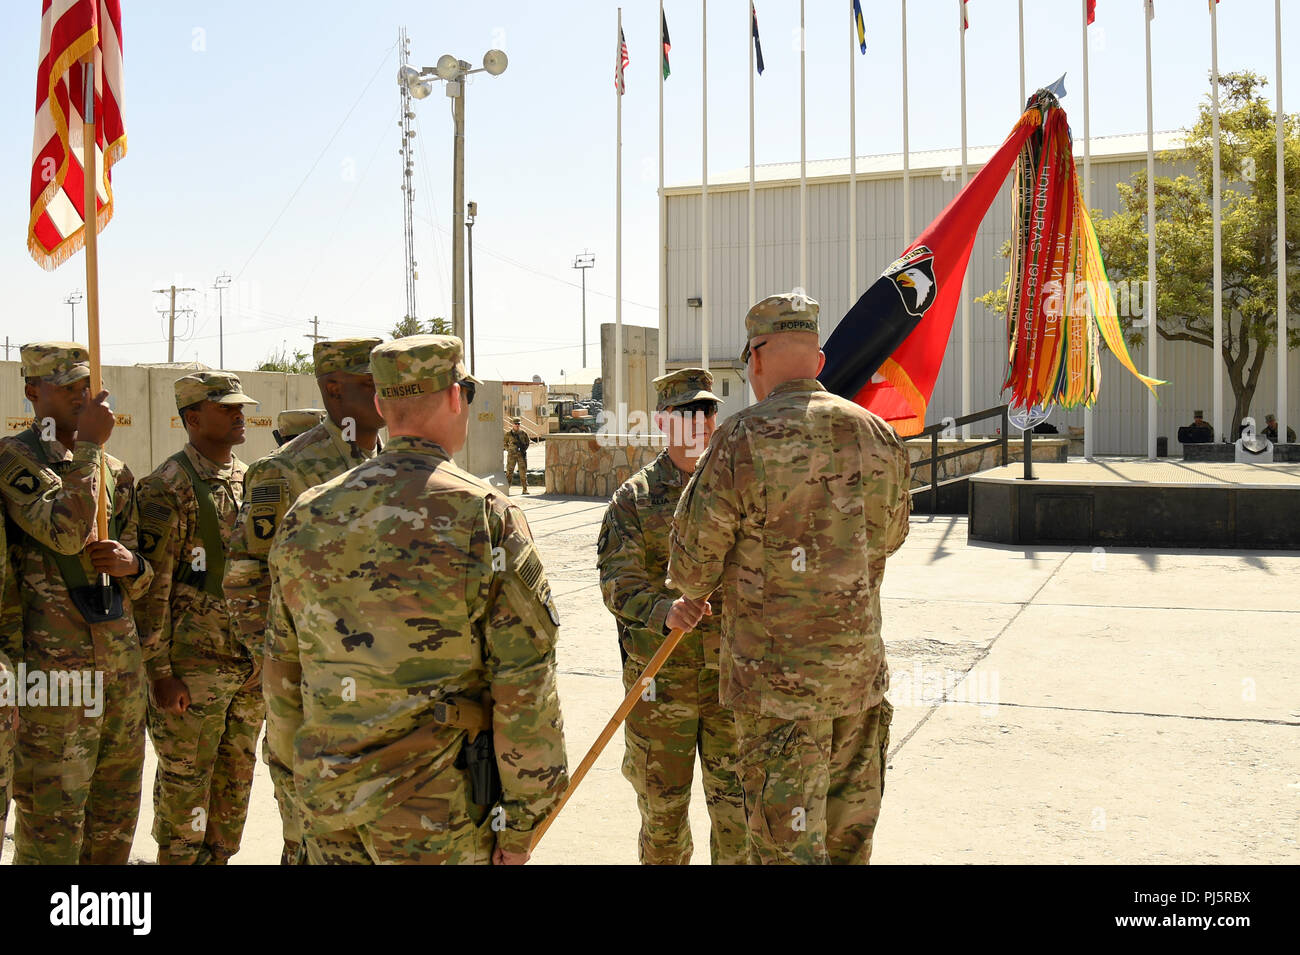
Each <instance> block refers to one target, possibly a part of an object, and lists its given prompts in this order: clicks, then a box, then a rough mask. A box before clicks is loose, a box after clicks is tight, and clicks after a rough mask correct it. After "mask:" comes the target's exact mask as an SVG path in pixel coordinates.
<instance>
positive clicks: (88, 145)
mask: <svg viewBox="0 0 1300 955" xmlns="http://www.w3.org/2000/svg"><path fill="white" fill-rule="evenodd" d="M81 65H82V74H83V78H84V79H85V84H84V86H83V87H82V111H81V115H82V119H83V124H82V127H81V136H82V153H81V156H82V159H81V168H82V171H83V173H84V176H83V178H84V180H85V192H84V193H83V204H82V205H83V208H82V216H81V218H82V221H83V229H84V230H85V236H86V243H85V244H86V328H87V332H86V337H87V342H86V347H87V348H88V350H89V351H90V396H89V400H94V398H95V396H96V395H98V394H99V393H100V392H101V391H103V390H104V382H103V375H102V373H101V370H100V363H99V241H98V240H99V197H98V191H97V187H98V184H99V180H98V171H97V167H96V163H95V54H94V51H92V52H91V53H89V54H87V56H86V58H85V59H84V60H82V61H81ZM107 454H108V452H107V451H106V450H102V451H101V453H100V456H99V492H98V497H97V499H96V502H95V530H96V534H95V539H96V540H101V541H104V540H108V490H107V489H108V474H107V472H108V458H107ZM99 585H100V588H101V589H102V591H103V592H102V597H103V600H104V610H105V612H107V611H108V610H109V609H110V608H111V607H112V605H113V587H112V584H111V583H110V581H109V578H108V574H100V575H99Z"/></svg>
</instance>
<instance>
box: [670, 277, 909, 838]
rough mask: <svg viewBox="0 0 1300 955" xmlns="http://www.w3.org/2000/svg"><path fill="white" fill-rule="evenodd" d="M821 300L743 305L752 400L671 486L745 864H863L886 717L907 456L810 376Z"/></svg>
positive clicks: (818, 361)
mask: <svg viewBox="0 0 1300 955" xmlns="http://www.w3.org/2000/svg"><path fill="white" fill-rule="evenodd" d="M817 311H818V306H817V303H816V302H814V301H812V300H811V299H809V298H808V297H807V296H805V295H804V294H803V292H802V290H798V289H797V290H795V292H792V293H789V294H786V295H774V296H770V297H769V298H766V299H764V300H763V301H761V302H759V303H758V304H757V305H755V306H754V307H753V308H751V309H750V310H749V314H747V315H746V316H745V330H746V332H747V337H748V341H747V343H746V345H745V348H744V351H743V352H742V354H741V360H742V361H745V362H746V363H747V365H748V367H749V381H750V383H751V384H752V385H753V388H754V394H755V396H756V397H757V398H758V402H757V403H756V404H754V405H751V406H750V407H748V408H746V409H744V410H743V411H740V412H738V413H737V414H735V415H733V416H732V417H731V418H729V419H728V420H727V421H726V422H724V423H723V424H722V426H721V427H719V428H718V430H717V431H716V432H715V433H714V435H713V440H712V442H711V443H710V445H709V450H708V451H707V452H706V453H705V455H704V457H703V458H702V459H701V461H700V463H699V466H698V467H697V468H696V470H695V475H694V476H693V478H692V479H691V483H690V484H689V485H688V486H687V488H686V491H685V492H684V493H683V494H682V498H681V501H680V502H679V503H678V505H677V513H676V516H675V518H674V525H673V538H672V551H671V556H670V557H669V561H668V578H669V585H670V586H672V587H677V588H679V589H680V590H681V592H682V593H683V594H685V595H686V596H688V597H695V598H702V597H707V596H708V595H709V594H710V593H712V592H713V590H714V589H715V588H717V587H721V588H722V591H723V621H722V702H723V703H725V704H727V705H729V706H731V707H732V708H733V709H734V710H735V713H736V730H737V736H738V756H739V771H740V777H741V783H742V785H743V787H744V792H745V811H746V813H747V815H748V823H749V834H750V840H751V842H750V845H751V851H752V861H757V862H762V863H801V864H817V863H822V864H825V863H836V864H855V863H856V864H865V863H866V862H868V861H869V860H870V858H871V846H872V837H873V834H874V832H875V826H876V820H877V818H878V817H879V815H880V797H881V795H882V794H883V792H884V783H885V757H886V754H887V752H888V748H889V724H890V720H891V719H892V715H893V707H891V706H890V705H889V702H888V701H887V700H886V699H885V690H886V689H888V686H889V668H888V666H887V665H886V662H885V647H884V643H883V641H882V640H881V636H880V584H881V580H882V578H883V576H884V571H885V558H886V556H887V555H889V554H892V553H893V552H894V551H896V550H897V549H898V548H899V547H900V546H902V543H903V541H904V539H905V538H906V537H907V531H908V515H909V512H910V497H909V494H908V485H909V483H910V475H909V472H910V468H909V464H908V458H907V452H906V450H905V449H904V447H903V445H902V442H901V441H900V440H899V438H898V435H897V434H896V433H895V432H894V430H893V429H892V428H891V427H890V426H889V425H888V424H886V423H885V422H884V421H883V420H881V419H880V418H878V417H877V416H876V415H874V414H872V413H871V412H869V411H867V410H866V409H865V408H861V407H859V406H858V405H855V404H853V403H852V402H850V401H847V400H845V399H843V398H839V397H837V396H835V395H832V394H830V393H829V392H827V391H826V389H825V388H823V387H822V385H821V383H820V382H819V381H817V379H816V376H817V374H818V373H819V372H820V371H821V368H822V365H823V364H824V362H825V360H826V359H825V356H824V355H823V354H822V353H821V351H820V350H819V348H818V336H817Z"/></svg>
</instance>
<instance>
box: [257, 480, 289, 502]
mask: <svg viewBox="0 0 1300 955" xmlns="http://www.w3.org/2000/svg"><path fill="white" fill-rule="evenodd" d="M286 490H287V488H286V487H285V486H284V484H282V483H281V482H279V481H273V482H271V483H269V484H259V485H258V486H257V487H255V488H253V491H252V493H251V494H249V495H248V503H249V504H279V503H280V502H281V501H283V500H284V495H285V491H286Z"/></svg>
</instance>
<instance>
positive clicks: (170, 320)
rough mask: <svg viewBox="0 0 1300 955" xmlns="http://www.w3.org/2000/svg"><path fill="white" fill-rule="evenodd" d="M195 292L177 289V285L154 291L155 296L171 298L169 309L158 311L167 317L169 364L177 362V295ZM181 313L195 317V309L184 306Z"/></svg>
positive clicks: (187, 289)
mask: <svg viewBox="0 0 1300 955" xmlns="http://www.w3.org/2000/svg"><path fill="white" fill-rule="evenodd" d="M193 291H195V289H192V288H177V287H176V286H175V285H172V286H170V287H168V288H156V289H154V294H155V295H169V296H170V297H171V303H170V305H169V306H168V307H167V308H160V309H158V314H159V315H166V316H167V361H168V363H171V362H174V361H175V360H176V311H177V309H176V293H177V292H193ZM180 312H181V314H182V315H193V314H194V309H192V308H190V307H189V306H182V308H181V309H180Z"/></svg>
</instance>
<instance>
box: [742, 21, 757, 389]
mask: <svg viewBox="0 0 1300 955" xmlns="http://www.w3.org/2000/svg"><path fill="white" fill-rule="evenodd" d="M757 18H758V14H757V13H756V12H755V10H754V4H753V2H752V0H751V2H750V4H749V22H748V23H746V24H745V34H746V36H747V41H746V46H748V47H749V297H748V298H746V299H745V307H746V308H748V307H749V306H751V305H753V304H754V303H755V302H757V301H758V295H757V280H758V265H757V263H758V254H757V246H756V244H755V239H754V236H755V228H756V226H755V223H754V37H753V32H754V23H755V21H756V20H757ZM754 400H755V395H754V386H753V384H752V383H750V382H749V381H748V380H746V382H745V404H746V405H752V404H753V403H754Z"/></svg>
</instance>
